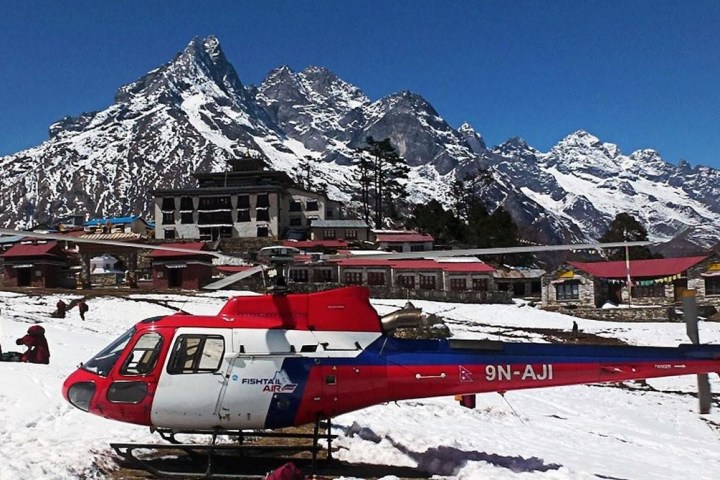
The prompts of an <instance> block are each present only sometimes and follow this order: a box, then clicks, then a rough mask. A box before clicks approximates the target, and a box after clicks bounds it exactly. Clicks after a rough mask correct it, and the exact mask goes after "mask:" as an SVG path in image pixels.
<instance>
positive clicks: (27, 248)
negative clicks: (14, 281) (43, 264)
mask: <svg viewBox="0 0 720 480" xmlns="http://www.w3.org/2000/svg"><path fill="white" fill-rule="evenodd" d="M57 244H58V242H47V243H18V244H17V245H13V246H12V247H10V248H9V249H8V251H7V252H5V253H3V254H2V255H0V257H3V258H9V257H39V256H43V255H52V253H51V251H52V250H53V249H54V248H55V247H57Z"/></svg>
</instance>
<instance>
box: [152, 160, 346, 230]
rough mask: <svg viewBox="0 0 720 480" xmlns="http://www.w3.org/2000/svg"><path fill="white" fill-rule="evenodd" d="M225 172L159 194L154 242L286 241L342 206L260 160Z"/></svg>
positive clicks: (332, 215)
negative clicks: (291, 233) (271, 168)
mask: <svg viewBox="0 0 720 480" xmlns="http://www.w3.org/2000/svg"><path fill="white" fill-rule="evenodd" d="M228 163H229V166H230V167H231V170H230V171H227V172H219V173H196V174H194V175H193V176H194V177H195V178H196V179H197V181H198V186H197V187H196V188H181V189H159V190H154V191H152V192H151V193H152V195H153V196H154V199H155V237H156V238H158V239H166V240H167V239H170V240H171V239H192V240H201V241H214V240H217V239H219V238H245V237H273V238H276V239H280V238H285V237H286V236H287V234H288V232H289V231H291V230H292V231H293V232H294V233H295V234H297V233H298V232H300V233H303V234H304V235H305V238H307V235H308V234H309V228H310V224H311V222H313V221H315V220H327V219H338V218H340V208H341V204H340V203H339V202H337V201H333V200H330V199H328V197H327V195H325V194H324V193H318V192H311V191H307V190H303V189H301V188H300V187H298V185H297V184H295V182H293V180H292V179H291V178H290V177H289V176H288V175H287V174H286V173H284V172H278V171H270V170H264V169H263V168H264V161H263V160H262V159H261V158H253V157H251V156H246V157H245V158H241V159H234V160H229V161H228Z"/></svg>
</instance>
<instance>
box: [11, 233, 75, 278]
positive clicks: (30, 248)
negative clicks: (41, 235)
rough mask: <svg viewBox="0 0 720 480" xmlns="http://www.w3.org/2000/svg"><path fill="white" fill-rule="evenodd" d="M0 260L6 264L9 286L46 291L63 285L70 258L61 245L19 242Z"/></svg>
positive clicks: (56, 243)
mask: <svg viewBox="0 0 720 480" xmlns="http://www.w3.org/2000/svg"><path fill="white" fill-rule="evenodd" d="M0 257H2V258H3V261H4V264H5V274H4V281H5V284H6V285H9V286H16V287H44V288H55V287H59V286H62V285H63V279H64V274H63V272H64V270H66V269H67V258H66V257H65V254H64V252H63V251H62V248H61V247H60V244H58V242H33V243H19V244H16V245H14V246H12V247H11V248H10V249H8V250H7V251H6V252H5V253H3V254H2V255H0Z"/></svg>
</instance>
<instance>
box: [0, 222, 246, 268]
mask: <svg viewBox="0 0 720 480" xmlns="http://www.w3.org/2000/svg"><path fill="white" fill-rule="evenodd" d="M0 235H13V236H17V235H20V236H23V237H26V238H44V239H48V240H60V241H64V242H73V243H89V244H95V245H108V246H112V247H131V248H138V249H143V250H164V251H167V252H178V253H188V254H192V255H210V256H212V257H215V258H219V259H221V260H223V261H225V262H226V263H237V261H238V259H237V258H236V257H231V256H229V255H224V254H222V253H220V252H213V251H211V250H190V249H189V248H180V247H168V246H164V245H149V244H145V243H135V242H121V241H119V240H102V239H95V238H82V237H70V236H68V235H63V234H62V233H41V232H27V231H22V230H10V229H7V228H0Z"/></svg>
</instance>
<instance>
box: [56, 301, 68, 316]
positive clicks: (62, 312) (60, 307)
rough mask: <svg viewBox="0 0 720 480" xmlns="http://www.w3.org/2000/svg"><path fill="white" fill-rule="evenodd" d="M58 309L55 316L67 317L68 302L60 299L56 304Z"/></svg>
mask: <svg viewBox="0 0 720 480" xmlns="http://www.w3.org/2000/svg"><path fill="white" fill-rule="evenodd" d="M55 306H56V307H57V310H56V311H55V315H53V316H54V317H55V318H65V312H66V311H67V303H65V302H63V301H62V299H60V300H58V302H57V303H56V304H55Z"/></svg>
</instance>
